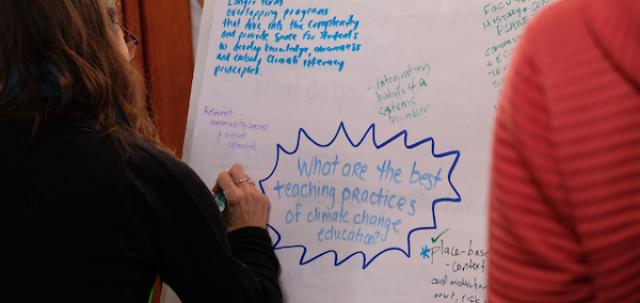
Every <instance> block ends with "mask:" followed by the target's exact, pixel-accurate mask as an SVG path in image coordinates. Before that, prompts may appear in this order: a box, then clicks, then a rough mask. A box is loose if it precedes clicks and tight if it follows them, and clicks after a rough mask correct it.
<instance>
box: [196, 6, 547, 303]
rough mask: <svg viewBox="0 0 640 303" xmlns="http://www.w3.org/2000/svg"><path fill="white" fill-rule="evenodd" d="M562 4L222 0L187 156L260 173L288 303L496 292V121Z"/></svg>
mask: <svg viewBox="0 0 640 303" xmlns="http://www.w3.org/2000/svg"><path fill="white" fill-rule="evenodd" d="M548 2H549V0H499V1H498V0H493V1H490V0H403V1H385V0H368V1H355V0H317V1H302V0H257V1H255V0H230V1H207V3H206V5H205V11H204V15H203V21H202V25H201V32H200V38H199V41H200V43H199V47H198V56H197V63H196V73H195V78H194V85H193V92H192V98H191V108H190V113H189V128H188V133H187V139H186V141H185V160H186V161H187V162H188V163H189V164H190V165H191V166H192V167H193V168H194V169H195V170H196V171H197V173H198V174H199V175H200V176H201V177H202V178H203V180H205V181H206V182H209V183H210V185H211V184H212V183H213V182H214V180H215V176H216V173H217V171H219V170H222V169H226V168H227V167H228V165H229V164H230V163H234V162H240V163H243V164H244V165H246V166H247V167H248V172H249V175H250V176H252V177H253V178H254V179H255V180H259V182H258V183H259V184H258V186H260V188H261V189H262V190H263V191H264V192H265V193H266V194H267V195H268V196H269V198H270V199H271V202H272V210H271V218H270V222H271V223H270V232H271V236H272V239H273V241H274V244H275V248H276V250H277V253H278V256H279V258H280V260H281V263H282V266H283V273H282V283H283V287H284V290H285V293H286V297H287V301H288V302H296V303H297V302H302V303H316V302H398V303H400V302H403V303H404V302H407V303H408V302H460V303H464V302H469V303H473V302H485V299H484V295H485V290H486V282H485V281H486V279H485V275H486V270H487V256H488V254H489V253H490V252H489V251H488V250H487V246H486V245H487V243H486V217H487V201H486V198H487V195H488V194H487V183H488V168H489V151H490V140H491V131H492V128H493V119H494V116H495V111H496V108H497V106H498V104H497V100H498V97H499V94H500V88H501V87H502V84H503V81H504V79H505V75H506V72H507V69H508V66H509V61H510V60H511V59H512V58H513V56H514V49H515V47H516V44H517V42H518V40H519V38H520V37H521V35H522V32H523V29H524V27H525V25H526V24H527V22H528V21H529V20H530V19H531V18H532V17H533V16H534V15H535V14H536V13H538V12H539V11H540V9H541V8H542V7H543V6H544V5H546V4H547V3H548Z"/></svg>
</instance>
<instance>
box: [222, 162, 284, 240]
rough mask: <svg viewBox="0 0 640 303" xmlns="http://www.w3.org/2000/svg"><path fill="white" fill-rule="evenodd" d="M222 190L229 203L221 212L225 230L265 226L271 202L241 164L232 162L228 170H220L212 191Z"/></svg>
mask: <svg viewBox="0 0 640 303" xmlns="http://www.w3.org/2000/svg"><path fill="white" fill-rule="evenodd" d="M219 191H222V192H223V193H224V195H225V197H226V198H227V201H228V203H229V205H228V206H227V209H226V210H225V211H224V212H223V213H222V215H223V218H224V223H225V225H226V226H227V231H229V232H231V231H234V230H236V229H239V228H243V227H261V228H267V221H268V217H269V208H270V206H271V204H270V203H269V199H268V198H267V196H265V195H264V194H262V192H260V191H259V190H258V188H257V187H256V184H255V183H254V182H253V181H252V180H251V178H249V177H248V176H247V175H246V174H245V173H244V169H243V168H242V166H240V165H238V164H234V165H233V166H231V169H229V171H223V172H220V174H219V175H218V179H217V181H216V185H215V186H214V188H213V192H214V194H215V193H218V192H219Z"/></svg>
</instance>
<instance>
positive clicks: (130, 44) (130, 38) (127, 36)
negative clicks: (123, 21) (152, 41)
mask: <svg viewBox="0 0 640 303" xmlns="http://www.w3.org/2000/svg"><path fill="white" fill-rule="evenodd" d="M116 24H118V25H119V26H120V28H121V29H122V33H123V34H124V42H125V43H126V44H127V49H128V50H129V61H133V59H135V57H136V51H137V50H138V44H140V39H138V37H137V36H136V35H134V34H133V33H132V32H130V31H129V30H128V29H126V28H125V27H124V26H122V25H120V23H117V22H116Z"/></svg>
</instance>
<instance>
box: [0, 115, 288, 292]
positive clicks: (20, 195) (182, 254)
mask: <svg viewBox="0 0 640 303" xmlns="http://www.w3.org/2000/svg"><path fill="white" fill-rule="evenodd" d="M0 177H1V180H0V181H1V182H0V225H1V227H0V235H1V236H0V256H1V257H0V275H2V276H3V278H2V280H3V281H5V282H3V283H2V284H0V289H1V290H2V291H0V295H1V296H3V297H5V298H16V299H17V300H13V301H12V302H36V301H41V302H45V301H46V302H49V301H51V302H146V300H147V299H148V296H149V291H150V289H151V287H152V284H153V281H154V277H156V275H159V276H160V277H161V278H162V280H163V281H164V282H165V283H167V284H168V285H170V286H171V287H172V288H173V289H174V290H175V291H176V293H177V294H178V296H179V297H180V298H181V299H182V301H183V302H185V303H186V302H280V301H282V299H281V292H280V288H279V285H278V277H277V274H278V270H279V264H278V261H277V259H276V256H275V254H274V252H273V249H272V246H271V241H270V238H269V235H268V233H267V231H266V230H264V229H261V228H244V229H240V230H237V231H234V232H231V233H229V234H227V233H226V231H225V227H224V225H223V222H222V219H221V216H220V213H219V211H218V209H217V207H216V206H215V203H214V202H213V198H212V195H211V193H210V191H209V189H208V188H207V187H206V185H205V184H204V183H203V182H202V181H201V180H200V179H199V178H198V176H196V174H195V173H194V172H193V171H192V170H191V169H189V168H188V167H187V166H186V165H185V164H183V163H182V162H180V161H179V160H176V159H175V158H173V157H172V156H170V155H168V154H166V153H164V152H162V151H160V150H159V149H157V148H155V147H154V146H152V145H150V144H147V143H145V142H143V141H140V140H135V141H134V142H129V143H127V144H126V148H125V144H123V143H122V142H121V141H120V140H118V139H115V138H114V137H113V136H112V135H108V134H106V133H105V132H104V131H100V130H97V129H96V128H95V127H89V126H87V125H86V123H78V122H72V121H70V120H67V121H57V122H51V123H48V124H46V125H44V126H43V127H42V128H41V129H40V130H39V131H38V132H36V133H35V135H32V132H31V124H29V123H23V122H18V121H16V120H14V119H10V118H5V117H0Z"/></svg>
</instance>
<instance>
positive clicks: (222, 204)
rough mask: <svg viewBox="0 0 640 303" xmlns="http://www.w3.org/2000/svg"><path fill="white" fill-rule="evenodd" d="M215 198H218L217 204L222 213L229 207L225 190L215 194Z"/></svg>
mask: <svg viewBox="0 0 640 303" xmlns="http://www.w3.org/2000/svg"><path fill="white" fill-rule="evenodd" d="M214 200H216V205H218V210H220V213H222V212H223V211H224V210H225V209H227V205H229V202H228V201H227V197H225V196H224V192H223V191H220V192H219V193H217V194H215V196H214Z"/></svg>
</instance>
